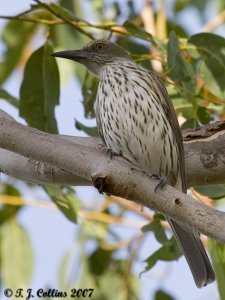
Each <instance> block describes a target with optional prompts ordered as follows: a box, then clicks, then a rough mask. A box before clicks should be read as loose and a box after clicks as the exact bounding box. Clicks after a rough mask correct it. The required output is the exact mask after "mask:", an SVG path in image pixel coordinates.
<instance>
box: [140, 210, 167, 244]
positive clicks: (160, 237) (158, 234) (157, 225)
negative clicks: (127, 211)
mask: <svg viewBox="0 0 225 300" xmlns="http://www.w3.org/2000/svg"><path fill="white" fill-rule="evenodd" d="M161 219H162V218H161V216H160V215H155V216H154V219H153V221H152V222H151V223H149V224H147V225H145V226H143V227H142V228H141V230H142V231H143V232H148V231H152V232H154V234H155V238H156V239H157V241H158V242H159V243H160V244H162V245H164V244H166V243H167V242H168V238H167V236H166V233H165V229H164V228H163V226H162V224H161Z"/></svg>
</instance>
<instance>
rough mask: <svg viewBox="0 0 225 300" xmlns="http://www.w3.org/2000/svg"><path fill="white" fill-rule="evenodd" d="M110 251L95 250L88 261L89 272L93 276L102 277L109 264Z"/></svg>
mask: <svg viewBox="0 0 225 300" xmlns="http://www.w3.org/2000/svg"><path fill="white" fill-rule="evenodd" d="M111 256H112V251H111V250H105V249H102V248H97V249H96V250H95V251H94V252H93V253H92V254H91V255H90V256H89V259H88V263H89V269H90V272H91V273H92V274H93V275H95V276H100V275H103V273H104V272H105V271H106V270H107V268H108V266H109V264H110V262H111Z"/></svg>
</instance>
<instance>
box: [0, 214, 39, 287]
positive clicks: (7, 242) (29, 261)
mask: <svg viewBox="0 0 225 300" xmlns="http://www.w3.org/2000/svg"><path fill="white" fill-rule="evenodd" d="M0 239H1V272H2V281H3V284H4V286H6V287H10V288H11V289H12V290H13V291H16V289H18V288H24V289H25V288H26V287H28V285H29V283H30V281H31V279H32V271H33V251H32V245H31V241H30V238H29V236H28V234H27V232H26V231H25V230H24V228H23V227H22V226H21V225H19V224H18V223H17V222H16V220H15V218H13V219H11V220H10V221H8V222H6V223H4V225H3V226H1V228H0Z"/></svg>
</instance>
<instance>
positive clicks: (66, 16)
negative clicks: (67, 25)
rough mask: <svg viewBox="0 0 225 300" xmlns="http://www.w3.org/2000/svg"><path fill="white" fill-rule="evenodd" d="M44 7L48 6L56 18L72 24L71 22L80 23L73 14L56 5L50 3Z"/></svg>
mask: <svg viewBox="0 0 225 300" xmlns="http://www.w3.org/2000/svg"><path fill="white" fill-rule="evenodd" d="M45 6H46V7H48V6H49V8H50V9H51V11H52V12H54V14H55V15H57V17H59V18H62V19H63V20H65V21H68V22H72V21H82V19H80V18H78V17H76V16H75V15H74V14H72V13H71V12H70V11H69V10H67V9H66V8H64V7H62V6H60V5H58V4H56V3H50V4H45Z"/></svg>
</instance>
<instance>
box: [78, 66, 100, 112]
mask: <svg viewBox="0 0 225 300" xmlns="http://www.w3.org/2000/svg"><path fill="white" fill-rule="evenodd" d="M98 82H99V79H98V78H97V77H95V76H93V75H92V74H91V73H90V72H88V71H86V74H85V78H84V81H83V85H82V94H83V97H84V101H83V103H84V111H85V117H86V118H94V117H95V110H94V103H95V99H96V94H97V89H98Z"/></svg>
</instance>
